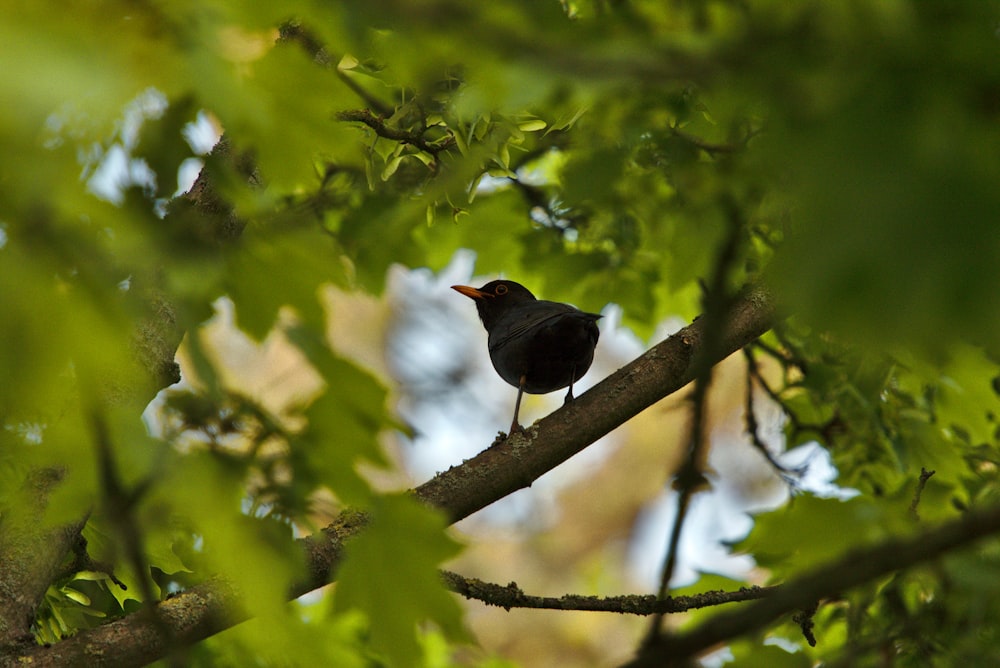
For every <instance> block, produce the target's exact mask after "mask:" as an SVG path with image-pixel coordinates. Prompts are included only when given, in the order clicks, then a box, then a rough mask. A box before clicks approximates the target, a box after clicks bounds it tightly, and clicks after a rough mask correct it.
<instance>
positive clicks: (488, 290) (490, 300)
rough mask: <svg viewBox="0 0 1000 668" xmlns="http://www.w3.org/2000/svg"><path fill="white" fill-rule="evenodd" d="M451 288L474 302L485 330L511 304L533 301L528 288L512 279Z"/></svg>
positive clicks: (533, 297)
mask: <svg viewBox="0 0 1000 668" xmlns="http://www.w3.org/2000/svg"><path fill="white" fill-rule="evenodd" d="M451 289H452V290H456V291H458V292H461V293H462V294H463V295H465V296H466V297H469V298H470V299H472V300H474V301H475V302H476V310H478V311H479V319H480V320H482V321H483V326H484V327H485V328H486V330H487V331H489V329H490V328H491V327H492V326H493V324H494V323H495V322H496V321H497V320H498V319H499V318H500V316H501V315H502V314H503V313H504V312H505V311H506V310H507V309H509V308H511V307H512V306H515V305H516V304H523V303H525V302H533V301H535V295H533V294H531V292H530V291H529V290H528V288H526V287H524V286H523V285H521V284H520V283H515V282H514V281H490V282H489V283H487V284H486V285H484V286H483V287H481V288H473V287H470V286H468V285H453V286H451Z"/></svg>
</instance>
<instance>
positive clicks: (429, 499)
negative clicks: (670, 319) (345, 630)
mask: <svg viewBox="0 0 1000 668" xmlns="http://www.w3.org/2000/svg"><path fill="white" fill-rule="evenodd" d="M773 319H774V306H773V304H772V302H771V298H770V295H768V294H767V293H766V292H765V291H763V290H757V289H754V290H748V291H747V292H746V293H745V294H743V295H742V296H741V297H740V298H739V299H738V300H737V301H736V302H735V303H734V305H733V308H732V309H730V311H729V319H728V321H727V322H726V323H725V324H724V326H723V328H722V332H721V333H720V334H719V335H718V342H719V345H718V348H717V350H716V353H717V354H716V355H715V356H713V359H712V361H713V362H718V361H721V360H722V359H724V358H725V357H728V356H729V355H730V354H732V353H734V352H736V351H738V350H740V349H741V348H742V347H743V346H745V345H747V344H749V343H750V342H752V341H753V340H754V339H756V338H757V337H759V336H760V335H762V334H763V333H764V332H766V331H767V330H768V329H769V328H770V327H771V325H772V322H773ZM706 336H707V332H706V323H705V322H704V321H703V320H696V321H695V322H694V323H692V324H691V325H689V326H687V327H685V328H683V329H682V330H680V331H679V332H677V333H676V334H674V335H673V336H671V337H670V338H668V339H666V340H665V341H663V342H661V343H659V344H658V345H656V346H654V347H653V348H651V349H650V350H648V351H646V352H645V353H643V354H642V355H641V356H640V357H639V358H638V359H636V360H634V361H633V362H631V363H630V364H628V365H627V366H625V367H623V368H622V369H619V370H618V371H617V372H615V373H614V374H612V375H611V376H609V377H608V378H606V379H604V380H603V381H601V382H600V383H599V384H597V385H596V386H594V387H593V388H591V389H590V390H589V391H587V392H586V393H584V394H582V395H581V396H579V397H578V398H577V399H576V400H574V401H573V402H571V403H569V404H567V405H565V406H563V407H562V408H560V409H559V410H557V411H555V412H554V413H552V414H551V415H549V416H548V417H546V418H544V419H542V420H540V421H538V422H537V423H535V424H534V425H532V426H531V427H529V428H528V430H527V432H526V433H525V434H518V435H515V436H512V437H510V438H508V439H506V440H504V441H501V442H499V443H496V444H494V445H493V446H491V447H489V448H487V449H486V450H484V451H483V452H481V453H479V454H478V455H476V456H475V457H473V458H472V459H470V460H467V461H465V462H463V463H462V464H461V465H459V466H454V467H452V468H450V469H448V470H447V471H445V472H443V473H439V474H438V475H437V476H435V477H434V478H433V479H431V480H429V481H428V482H426V483H424V484H423V485H421V486H420V487H418V488H416V489H415V490H414V492H413V493H414V495H415V496H416V497H417V498H419V499H421V500H423V501H424V502H426V503H428V504H429V505H431V506H434V507H436V508H438V509H440V510H441V511H442V512H443V513H444V514H445V515H446V516H447V517H448V519H449V521H450V522H457V521H458V520H460V519H462V518H464V517H468V516H469V515H471V514H472V513H474V512H476V511H477V510H480V509H482V508H485V507H486V506H488V505H490V504H492V503H494V502H495V501H497V500H499V499H501V498H503V497H505V496H507V495H508V494H510V493H511V492H514V491H516V490H518V489H522V488H524V487H528V486H529V485H531V483H532V482H533V481H534V480H536V479H538V478H539V477H540V476H541V475H543V474H544V473H546V472H547V471H550V470H552V469H553V468H555V467H556V466H558V465H559V464H561V463H562V462H564V461H566V460H567V459H569V458H570V457H572V456H573V455H574V454H576V453H578V452H580V451H581V450H583V449H584V448H586V447H587V446H588V445H590V444H591V443H593V442H594V441H596V440H597V439H599V438H601V437H602V436H604V435H605V434H607V433H608V432H610V431H611V430H613V429H615V428H616V427H618V426H620V425H621V424H623V423H624V422H626V421H627V420H629V419H630V418H632V417H634V416H635V415H637V414H638V413H639V412H641V411H643V410H644V409H646V408H648V407H649V406H651V405H653V404H654V403H656V402H657V401H659V400H661V399H663V398H664V397H666V396H667V395H669V394H671V393H673V392H676V391H677V390H679V389H681V388H682V387H684V386H685V385H687V384H688V383H689V382H691V381H692V380H693V374H694V372H695V364H694V360H695V359H696V358H697V356H698V355H699V354H700V353H701V351H702V349H703V347H704V341H705V338H706ZM367 521H368V519H367V516H365V515H364V514H363V513H358V512H356V511H355V512H350V511H348V512H345V513H342V514H341V516H340V517H339V518H338V519H337V521H336V522H335V523H334V524H332V525H330V526H328V527H326V528H324V529H323V530H322V531H320V532H318V533H317V534H315V535H313V536H311V537H309V538H308V539H305V540H302V541H300V542H299V544H300V546H301V548H302V549H303V552H304V555H305V557H304V560H305V562H306V568H307V573H308V577H307V578H305V579H304V580H303V581H302V582H299V583H297V584H295V585H294V586H292V587H291V588H290V590H289V593H288V596H289V598H290V599H291V598H296V597H298V596H301V595H302V594H304V593H306V592H308V591H311V590H313V589H316V588H318V587H321V586H323V585H324V584H326V583H328V582H329V581H330V580H331V578H332V575H333V571H334V569H335V568H336V565H337V562H338V561H339V559H340V557H341V554H342V548H343V544H344V541H345V540H347V539H348V538H350V537H351V536H353V535H354V534H356V533H357V532H358V531H360V530H362V529H363V528H364V526H365V525H366V524H367ZM239 600H240V592H238V591H237V590H236V589H235V588H234V587H233V586H232V585H231V584H229V583H227V582H225V581H223V580H212V581H210V582H207V583H203V584H201V585H198V586H195V587H192V588H191V589H188V590H187V591H185V592H183V593H181V594H178V595H177V596H175V597H173V598H170V599H168V600H166V601H163V602H161V603H159V604H157V606H156V608H157V616H158V618H159V622H160V623H161V624H164V625H166V627H167V628H168V629H169V631H170V635H171V636H172V637H173V640H174V642H176V643H180V644H191V643H195V642H198V641H200V640H203V639H205V638H207V637H209V636H211V635H214V634H215V633H218V632H219V631H222V630H223V629H226V628H229V627H231V626H233V625H235V624H237V623H239V622H241V621H244V620H245V619H246V618H247V613H246V612H245V611H244V610H243V609H242V608H241V606H240V605H239ZM163 637H164V636H163V632H162V628H158V627H157V625H156V624H154V623H153V622H152V620H151V619H150V615H149V614H143V613H142V612H139V613H135V614H132V615H128V616H127V617H124V618H122V619H119V620H116V621H114V622H111V623H109V624H106V625H104V626H101V627H98V628H95V629H92V630H87V631H82V632H80V633H78V634H77V635H75V636H73V637H72V638H68V639H66V640H63V641H62V642H60V643H58V644H56V645H53V646H50V647H33V648H30V649H27V650H25V651H23V652H20V653H17V652H15V653H9V654H6V655H0V666H18V665H23V663H24V662H26V661H32V662H33V665H34V666H57V665H67V664H71V665H89V666H95V667H110V666H137V665H143V664H145V663H149V662H151V661H154V660H156V659H158V658H162V657H163V656H165V655H166V654H167V653H168V652H169V650H170V649H171V648H169V647H166V646H165V643H164V641H163Z"/></svg>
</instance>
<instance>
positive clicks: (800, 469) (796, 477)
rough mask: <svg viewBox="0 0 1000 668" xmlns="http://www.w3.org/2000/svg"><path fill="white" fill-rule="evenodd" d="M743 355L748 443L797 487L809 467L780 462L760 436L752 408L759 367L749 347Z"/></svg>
mask: <svg viewBox="0 0 1000 668" xmlns="http://www.w3.org/2000/svg"><path fill="white" fill-rule="evenodd" d="M743 356H744V358H745V359H746V361H747V385H746V405H745V406H744V409H743V413H744V417H745V419H746V431H747V434H748V435H749V436H750V443H751V444H752V445H753V446H754V447H755V448H756V449H757V450H758V451H759V452H760V453H761V454H762V455H764V459H766V460H767V463H768V464H770V465H771V468H773V469H774V470H775V472H776V473H777V474H778V475H779V476H780V477H781V479H782V480H784V481H785V483H786V484H787V485H788V486H789V487H791V488H792V489H798V488H799V482H800V481H801V479H802V476H803V475H804V474H805V472H806V470H807V469H808V468H809V467H808V465H807V464H803V465H801V466H794V467H793V466H786V465H785V464H782V463H781V462H780V461H778V458H777V457H775V456H774V453H772V452H771V449H770V448H768V447H767V444H766V443H764V440H763V439H762V438H761V437H760V425H759V424H758V423H757V413H756V411H755V410H754V400H753V394H754V380H755V379H759V378H760V369H759V368H758V367H757V360H756V359H754V356H753V352H751V351H750V349H749V348H744V349H743ZM765 393H766V390H765Z"/></svg>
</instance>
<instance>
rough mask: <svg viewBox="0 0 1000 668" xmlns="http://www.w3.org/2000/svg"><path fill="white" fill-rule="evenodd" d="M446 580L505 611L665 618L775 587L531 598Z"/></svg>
mask: <svg viewBox="0 0 1000 668" xmlns="http://www.w3.org/2000/svg"><path fill="white" fill-rule="evenodd" d="M442 575H443V577H444V581H445V584H446V585H447V586H448V589H450V590H451V591H453V592H455V593H456V594H461V595H462V596H464V597H465V598H468V599H471V600H476V601H482V602H483V603H485V604H487V605H495V606H497V607H501V608H503V609H504V610H510V609H511V608H532V609H536V610H579V611H587V612H617V613H619V614H626V615H661V614H670V613H679V612H687V611H688V610H694V609H696V608H707V607H711V606H715V605H722V604H724V603H736V602H740V601H753V600H757V599H760V598H764V597H765V596H769V595H770V594H772V593H773V592H774V591H775V587H742V588H740V589H738V590H737V591H721V590H720V591H706V592H701V593H700V594H696V595H694V596H668V597H666V598H658V597H656V596H652V595H641V596H640V595H633V596H579V595H576V594H566V595H564V596H560V597H559V598H555V597H552V596H531V595H528V594H525V593H524V592H523V591H522V590H521V588H520V587H518V586H517V583H516V582H511V583H510V584H508V585H506V586H504V585H498V584H495V583H492V582H483V581H482V580H477V579H476V578H466V577H463V576H461V575H459V574H458V573H452V572H451V571H444V572H443V574H442Z"/></svg>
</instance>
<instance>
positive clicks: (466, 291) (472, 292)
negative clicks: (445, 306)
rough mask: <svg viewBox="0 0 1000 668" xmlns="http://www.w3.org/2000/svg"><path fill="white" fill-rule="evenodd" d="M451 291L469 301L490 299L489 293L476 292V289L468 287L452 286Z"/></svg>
mask: <svg viewBox="0 0 1000 668" xmlns="http://www.w3.org/2000/svg"><path fill="white" fill-rule="evenodd" d="M451 289H452V290H455V291H456V292H461V293H462V294H463V295H465V296H466V297H469V298H471V299H485V298H486V297H492V296H493V295H491V294H490V293H489V292H483V291H482V290H477V289H476V288H472V287H469V286H468V285H453V286H451Z"/></svg>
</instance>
